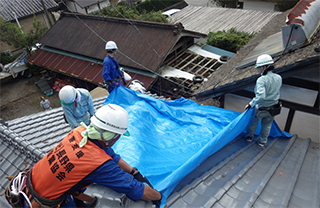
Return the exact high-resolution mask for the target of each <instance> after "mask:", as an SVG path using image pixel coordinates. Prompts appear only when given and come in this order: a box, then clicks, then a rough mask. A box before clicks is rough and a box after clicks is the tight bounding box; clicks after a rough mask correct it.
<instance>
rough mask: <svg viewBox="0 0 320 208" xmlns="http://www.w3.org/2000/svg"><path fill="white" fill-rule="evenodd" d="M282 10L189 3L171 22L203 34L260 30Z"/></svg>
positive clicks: (171, 18)
mask: <svg viewBox="0 0 320 208" xmlns="http://www.w3.org/2000/svg"><path fill="white" fill-rule="evenodd" d="M280 13H281V12H273V11H259V10H247V9H232V8H221V7H201V6H192V5H189V6H187V7H185V8H183V9H182V10H181V11H180V12H178V13H176V14H174V15H173V16H172V17H170V18H169V20H170V21H171V22H174V23H178V22H181V23H182V24H183V26H184V27H185V28H186V29H187V30H191V31H197V32H200V33H203V34H208V33H209V32H210V31H211V32H217V31H219V30H220V31H222V30H229V29H231V28H232V27H234V28H236V29H237V30H238V31H244V32H249V33H252V32H259V31H260V30H261V28H262V27H263V26H264V25H266V24H267V23H268V22H269V21H270V20H271V19H272V18H273V17H274V16H276V15H278V14H280Z"/></svg>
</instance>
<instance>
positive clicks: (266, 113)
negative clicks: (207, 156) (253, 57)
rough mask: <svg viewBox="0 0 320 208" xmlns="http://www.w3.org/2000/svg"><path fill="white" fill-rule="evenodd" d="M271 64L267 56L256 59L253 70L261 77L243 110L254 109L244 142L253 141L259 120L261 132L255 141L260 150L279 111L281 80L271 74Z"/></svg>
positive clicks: (279, 77) (265, 143)
mask: <svg viewBox="0 0 320 208" xmlns="http://www.w3.org/2000/svg"><path fill="white" fill-rule="evenodd" d="M273 63H274V62H273V59H272V57H271V56H270V55H268V54H263V55H261V56H259V57H258V58H257V61H256V66H255V68H256V69H257V72H258V73H259V74H261V76H260V77H259V78H258V79H257V82H256V86H255V89H254V92H255V97H254V98H253V99H252V100H251V102H250V103H249V104H247V105H246V106H245V110H246V109H249V108H251V107H255V114H254V115H255V117H254V118H253V119H252V120H251V123H250V125H249V126H248V129H247V137H246V140H247V141H248V142H252V141H253V135H254V133H255V131H256V127H257V125H258V123H259V121H260V120H261V132H260V135H259V138H258V141H257V143H258V145H259V147H261V148H265V147H266V146H267V140H268V136H269V133H270V129H271V125H272V121H273V119H274V116H276V115H278V114H279V113H280V109H281V104H280V103H279V98H280V88H281V85H282V78H281V76H280V75H278V74H275V73H273V71H274V67H273V66H272V64H273Z"/></svg>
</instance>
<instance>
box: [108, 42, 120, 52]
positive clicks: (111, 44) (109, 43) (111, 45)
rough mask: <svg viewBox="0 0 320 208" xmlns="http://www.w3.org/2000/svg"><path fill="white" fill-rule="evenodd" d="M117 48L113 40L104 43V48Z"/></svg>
mask: <svg viewBox="0 0 320 208" xmlns="http://www.w3.org/2000/svg"><path fill="white" fill-rule="evenodd" d="M112 49H118V47H117V44H116V43H115V42H114V41H108V42H107V44H106V50H112Z"/></svg>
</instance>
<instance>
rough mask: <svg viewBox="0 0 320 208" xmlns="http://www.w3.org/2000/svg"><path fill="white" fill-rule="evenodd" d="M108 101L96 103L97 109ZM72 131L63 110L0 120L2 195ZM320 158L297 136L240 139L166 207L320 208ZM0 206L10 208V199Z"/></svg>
mask: <svg viewBox="0 0 320 208" xmlns="http://www.w3.org/2000/svg"><path fill="white" fill-rule="evenodd" d="M105 99H106V97H101V98H97V99H94V100H93V102H94V106H95V108H99V107H100V106H102V104H103V103H104V101H105ZM70 130H71V129H70V127H69V126H68V125H67V124H66V123H65V122H64V120H63V110H62V108H61V107H60V108H55V109H52V110H50V111H43V112H40V113H36V114H32V115H29V116H25V117H22V118H18V119H14V120H12V121H8V122H6V123H4V122H0V175H1V177H0V184H1V186H0V192H1V193H3V192H4V189H5V187H6V185H7V184H8V183H9V181H8V179H7V178H6V177H8V176H13V175H15V174H16V173H17V172H18V170H22V169H27V168H31V167H32V166H33V165H34V164H35V163H36V162H37V161H38V160H39V159H41V158H42V157H43V156H44V155H45V154H46V153H47V152H49V150H51V148H53V147H54V146H55V145H56V144H57V143H59V142H60V141H61V139H62V138H64V136H65V135H66V134H67V133H68V132H69V131H70ZM120 154H121V153H120ZM319 159H320V157H319V143H315V142H312V141H311V140H310V139H302V138H299V137H298V136H297V135H294V136H293V137H292V138H291V139H287V138H269V139H268V146H267V148H266V149H260V148H258V147H257V145H255V144H254V143H247V142H246V141H245V140H244V139H242V138H241V136H240V137H239V138H235V139H234V141H232V142H231V143H229V144H228V145H226V146H225V147H224V148H222V149H221V150H220V151H218V152H216V153H215V154H213V155H212V156H210V157H209V158H207V159H206V160H205V161H204V162H203V163H202V164H201V165H199V166H198V167H197V168H196V169H195V170H194V171H192V172H191V173H190V174H189V175H187V176H186V177H185V178H184V179H183V180H182V181H181V182H180V183H179V184H178V185H177V186H176V188H175V189H174V190H173V192H172V193H171V195H170V196H169V197H168V200H167V202H166V205H165V207H167V208H169V207H170V208H180V207H190V208H191V207H226V208H227V207H301V208H302V207H310V208H315V207H319V205H320V204H319V203H320V199H319V196H320V193H319V190H320V189H319V185H320V174H319V170H320V167H319V164H320V161H319ZM86 194H88V195H91V196H96V197H98V204H97V207H106V208H114V207H119V208H120V207H141V208H143V207H152V203H151V202H150V201H148V202H145V201H136V202H133V201H131V200H129V199H127V198H126V197H124V196H123V195H122V194H120V193H116V192H114V191H112V190H111V189H109V188H106V187H103V186H100V185H91V186H89V187H88V188H87V190H86ZM0 206H1V207H4V208H5V207H10V206H9V204H8V203H7V201H6V199H5V197H0Z"/></svg>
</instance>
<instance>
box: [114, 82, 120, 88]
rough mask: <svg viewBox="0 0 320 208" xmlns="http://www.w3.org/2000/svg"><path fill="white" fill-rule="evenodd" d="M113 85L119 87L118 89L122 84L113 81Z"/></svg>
mask: <svg viewBox="0 0 320 208" xmlns="http://www.w3.org/2000/svg"><path fill="white" fill-rule="evenodd" d="M112 84H113V85H115V86H117V87H119V86H120V83H119V82H115V81H113V82H112Z"/></svg>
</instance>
